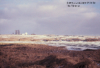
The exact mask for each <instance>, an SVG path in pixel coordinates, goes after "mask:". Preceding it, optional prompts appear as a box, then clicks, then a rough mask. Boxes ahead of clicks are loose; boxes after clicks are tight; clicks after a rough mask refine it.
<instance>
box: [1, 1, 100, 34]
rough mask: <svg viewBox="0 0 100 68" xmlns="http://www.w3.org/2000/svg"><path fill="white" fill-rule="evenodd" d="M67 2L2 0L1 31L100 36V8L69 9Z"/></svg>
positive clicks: (6, 32) (5, 32)
mask: <svg viewBox="0 0 100 68" xmlns="http://www.w3.org/2000/svg"><path fill="white" fill-rule="evenodd" d="M67 1H70V0H54V1H45V0H44V1H39V0H38V1H37V2H36V1H35V0H30V1H28V2H27V0H24V1H23V0H21V1H19V0H18V1H16V0H14V1H13V2H10V0H9V2H8V3H7V2H6V1H2V2H1V3H2V4H1V5H0V7H1V8H0V34H11V33H12V32H14V31H15V30H16V29H19V30H20V31H21V33H23V32H28V33H29V34H31V33H36V34H63V35H67V34H68V35H100V32H99V29H100V27H99V25H100V24H99V21H100V20H99V17H100V13H99V12H98V11H99V9H97V8H95V7H93V6H88V5H87V6H84V5H82V7H79V8H78V7H77V8H73V7H71V8H69V7H67V5H66V2H67ZM79 1H80V0H79ZM85 1H87V0H85ZM96 2H98V0H96ZM11 3H12V4H11Z"/></svg>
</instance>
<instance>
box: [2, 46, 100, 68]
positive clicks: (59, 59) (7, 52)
mask: <svg viewBox="0 0 100 68" xmlns="http://www.w3.org/2000/svg"><path fill="white" fill-rule="evenodd" d="M0 68H100V50H89V49H88V50H84V51H71V50H67V49H64V48H63V47H54V46H48V45H43V44H0Z"/></svg>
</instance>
